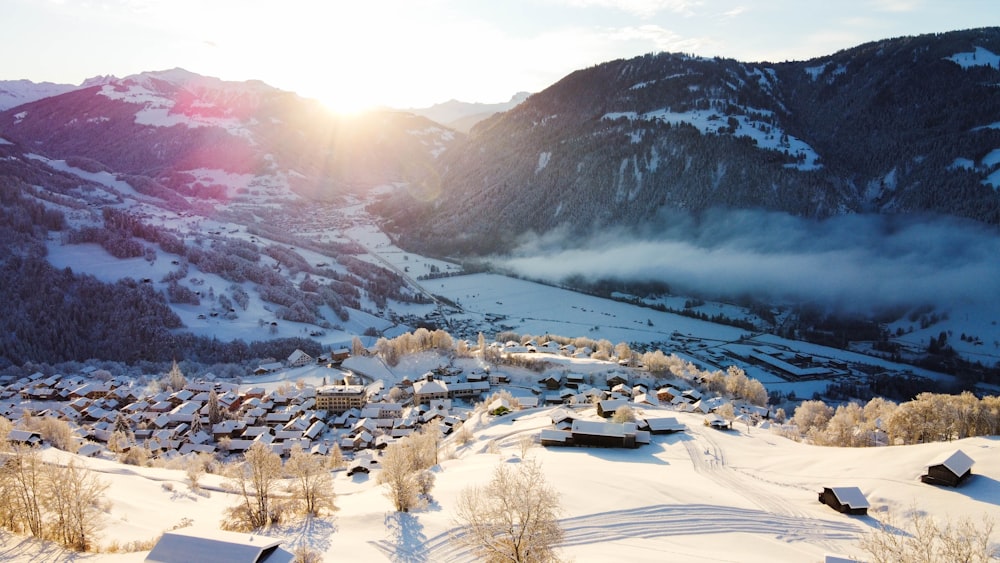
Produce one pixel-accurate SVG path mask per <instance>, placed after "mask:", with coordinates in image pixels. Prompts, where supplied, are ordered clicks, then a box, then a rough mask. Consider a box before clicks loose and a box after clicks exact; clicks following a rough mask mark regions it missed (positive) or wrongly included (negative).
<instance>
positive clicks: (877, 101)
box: [376, 28, 1000, 255]
mask: <svg viewBox="0 0 1000 563" xmlns="http://www.w3.org/2000/svg"><path fill="white" fill-rule="evenodd" d="M998 53H1000V28H984V29H978V30H969V31H956V32H950V33H943V34H937V35H925V36H919V37H903V38H895V39H887V40H884V41H879V42H875V43H870V44H865V45H861V46H858V47H855V48H852V49H848V50H844V51H841V52H837V53H834V54H831V55H828V56H825V57H821V58H817V59H812V60H808V61H792V62H782V63H766V62H763V63H745V62H740V61H736V60H730V59H703V58H695V57H690V56H687V55H683V54H673V53H661V54H651V55H646V56H642V57H637V58H633V59H629V60H617V61H612V62H608V63H604V64H600V65H597V66H595V67H592V68H588V69H583V70H579V71H576V72H574V73H572V74H570V75H569V76H567V77H565V78H564V79H562V80H560V81H559V82H557V83H556V84H553V85H552V86H550V87H549V88H547V89H545V90H544V91H542V92H539V93H537V94H535V95H533V96H531V97H530V98H529V99H528V100H527V101H525V102H524V103H522V104H521V105H519V106H517V107H516V108H515V109H513V110H511V111H509V112H506V113H504V114H501V115H498V116H495V117H494V118H491V119H489V120H487V121H484V122H482V123H480V124H479V125H477V126H476V127H475V128H474V129H473V131H472V133H471V135H470V136H469V137H468V138H467V139H465V140H463V141H462V142H460V143H458V144H457V145H456V146H455V147H453V148H452V149H451V150H449V151H448V152H447V154H445V155H444V157H443V158H442V160H441V165H442V170H443V172H442V173H441V176H440V180H439V181H434V182H427V183H425V185H424V186H423V187H424V190H423V191H421V192H420V193H419V197H413V195H412V193H401V194H398V195H397V197H395V198H391V199H389V200H387V201H386V202H384V203H383V204H381V205H380V206H378V207H377V208H376V209H377V210H378V211H379V212H380V213H381V214H382V215H383V216H384V217H385V218H386V225H387V226H388V227H389V228H390V229H391V230H393V231H394V232H397V233H399V234H400V236H401V237H405V239H406V241H407V245H408V246H411V247H412V248H414V249H417V250H425V251H431V252H434V253H438V254H444V255H452V254H456V255H457V254H489V253H493V252H505V251H507V250H509V249H510V248H511V247H512V246H514V245H515V244H516V243H517V242H518V241H519V240H520V237H522V236H523V235H524V234H525V233H536V234H542V233H549V232H559V233H562V234H564V235H565V239H566V240H572V239H573V237H582V238H587V236H588V235H595V234H596V233H600V232H602V231H603V230H606V229H608V228H615V227H623V228H627V229H633V230H638V231H642V230H648V231H653V232H657V231H662V229H663V225H664V224H670V223H674V222H677V221H678V220H679V219H676V218H675V217H674V215H675V214H678V213H679V214H681V215H684V216H694V217H695V218H697V217H699V216H700V215H701V214H703V213H704V212H706V211H707V210H710V209H713V208H728V209H755V210H758V209H759V210H768V211H775V212H780V213H784V214H789V215H792V216H797V217H804V218H815V219H822V218H827V217H831V216H837V215H842V214H868V213H872V214H894V215H903V216H907V215H913V214H921V213H931V214H941V215H949V216H957V217H963V218H969V219H973V220H975V221H979V222H984V223H988V224H998V223H1000V193H998V191H997V187H998V186H1000V180H998V179H997V176H996V171H997V166H998V165H1000V159H997V158H996V154H995V149H997V148H998V147H1000V129H998V127H997V126H996V123H997V116H998V115H1000V97H998V96H996V95H995V85H996V84H997V82H998V79H1000V66H998V63H997V60H998V55H997V54H998ZM695 220H697V219H695Z"/></svg>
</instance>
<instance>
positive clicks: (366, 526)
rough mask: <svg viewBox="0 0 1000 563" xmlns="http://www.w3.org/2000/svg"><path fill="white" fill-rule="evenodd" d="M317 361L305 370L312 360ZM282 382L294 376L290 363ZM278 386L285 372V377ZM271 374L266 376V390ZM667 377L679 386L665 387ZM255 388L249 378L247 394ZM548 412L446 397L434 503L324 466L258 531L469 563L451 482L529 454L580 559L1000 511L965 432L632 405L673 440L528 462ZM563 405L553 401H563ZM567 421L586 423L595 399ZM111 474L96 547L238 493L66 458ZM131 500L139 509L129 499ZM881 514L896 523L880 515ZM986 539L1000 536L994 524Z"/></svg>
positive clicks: (409, 373)
mask: <svg viewBox="0 0 1000 563" xmlns="http://www.w3.org/2000/svg"><path fill="white" fill-rule="evenodd" d="M425 365H426V362H423V363H422V362H419V361H413V362H404V363H402V364H400V366H398V367H397V369H396V370H395V373H394V374H393V378H394V379H392V380H389V381H387V383H389V384H392V383H394V382H395V381H397V380H398V379H400V378H402V377H404V376H406V377H409V378H411V379H413V380H416V379H417V378H418V377H419V375H420V370H421V369H422V368H423V367H425ZM567 367H569V368H570V369H572V370H574V371H580V372H582V373H588V372H591V371H594V372H597V371H600V370H601V369H606V367H607V366H602V365H599V364H596V363H593V362H579V363H573V364H571V365H568V366H567ZM313 369H315V368H313ZM501 371H504V372H506V373H508V374H509V375H510V376H511V378H512V384H513V386H512V390H514V391H515V392H516V393H522V392H525V390H524V389H523V388H522V387H533V386H534V380H535V377H537V376H536V375H534V374H531V373H530V372H526V371H522V370H517V369H513V368H512V369H509V370H501ZM287 377H288V378H293V377H297V372H295V371H294V370H290V371H289V373H288V375H287ZM288 381H289V379H286V380H285V382H286V383H287V382H288ZM280 383H281V381H272V382H271V383H270V384H267V385H269V388H270V389H274V388H275V386H277V385H279V384H280ZM675 383H677V384H680V383H683V382H679V383H678V382H675ZM254 385H260V383H257V382H254V381H247V382H245V385H244V388H245V387H249V386H254ZM553 408H554V407H543V408H538V409H529V410H525V411H515V412H514V413H512V414H509V415H504V416H498V417H494V416H490V415H487V414H484V413H482V412H481V411H476V412H473V411H472V410H471V409H468V408H467V407H466V406H464V405H463V406H457V408H456V409H455V410H454V413H455V414H457V415H458V416H459V417H461V418H467V420H466V422H465V425H467V426H468V427H469V428H470V429H472V430H473V438H472V440H471V441H469V442H468V443H462V442H461V441H459V440H458V439H457V438H458V433H452V434H451V435H450V436H448V437H446V438H444V440H443V442H442V444H441V445H442V450H441V451H442V456H441V458H440V462H439V464H438V465H436V466H435V467H434V469H433V471H434V473H435V476H436V480H435V485H434V488H433V490H432V492H431V496H432V499H433V500H432V502H430V503H429V504H428V505H427V506H425V507H422V508H418V509H416V510H413V511H411V512H408V513H397V512H394V511H393V510H392V505H391V503H390V501H389V499H387V498H386V497H385V496H384V492H385V487H384V486H379V485H377V484H376V479H377V473H378V471H379V469H373V470H372V472H371V473H356V474H354V475H351V476H348V475H347V474H346V472H345V471H343V470H340V471H336V472H335V473H334V475H335V479H334V491H335V492H336V495H337V498H336V505H337V507H338V511H337V512H335V513H334V514H332V515H329V516H327V517H324V518H321V519H315V520H311V521H307V522H304V523H299V524H290V525H282V526H278V527H275V528H272V529H270V530H268V531H267V533H266V535H268V536H272V537H278V538H280V539H282V540H283V542H284V546H285V547H287V548H289V549H293V548H295V547H297V546H302V545H304V546H308V547H309V548H311V549H313V550H315V551H318V552H319V553H321V554H322V558H323V560H324V561H334V560H342V559H344V558H352V559H357V560H364V561H378V560H382V559H388V560H391V561H398V560H407V561H413V560H417V561H473V560H475V558H474V557H473V556H472V555H471V554H470V553H468V552H466V551H464V550H463V549H460V548H458V547H456V546H455V545H454V544H452V543H451V542H450V541H449V540H450V538H451V537H452V536H453V535H454V534H461V533H462V530H461V528H460V527H459V526H458V524H457V523H456V521H455V516H456V506H457V498H458V496H459V494H460V493H461V491H462V490H463V489H466V488H468V487H470V486H473V485H482V484H485V483H486V481H487V480H488V479H489V476H490V474H491V472H492V471H493V469H494V468H495V467H496V466H497V465H498V464H509V466H511V467H517V466H518V464H520V463H522V462H523V460H524V459H525V458H526V459H530V460H534V461H537V462H538V463H540V464H541V466H542V469H543V473H544V476H545V479H546V482H547V483H548V484H549V485H550V486H551V487H553V489H554V490H555V491H556V492H557V494H558V497H559V499H560V505H561V508H562V512H561V514H560V524H561V525H562V527H563V528H564V530H565V538H564V541H563V542H562V543H561V545H560V552H559V553H560V555H561V556H564V557H565V558H567V559H572V560H577V561H597V560H606V559H616V560H632V561H662V560H663V558H664V557H665V556H667V557H669V559H670V560H671V561H682V562H688V561H690V562H695V561H706V560H710V561H741V562H765V561H766V562H786V561H787V562H789V563H790V562H796V563H798V562H801V561H817V562H818V561H822V560H823V556H824V555H825V554H836V555H840V556H845V557H861V558H864V555H865V554H864V552H863V551H861V549H860V547H859V544H858V542H859V539H860V538H861V537H862V536H863V535H865V534H867V533H870V532H873V531H874V530H876V529H877V527H878V526H879V525H880V524H881V523H891V525H896V526H899V527H900V528H902V529H905V530H909V529H911V526H912V524H911V523H910V522H909V521H908V516H907V515H908V514H912V513H913V511H916V512H917V513H919V514H925V515H928V516H930V517H931V518H933V519H935V520H936V521H938V522H939V523H943V522H957V521H958V520H959V519H961V518H972V519H973V520H974V521H976V523H977V524H979V523H981V522H982V520H981V519H982V518H985V517H990V515H992V514H994V513H995V512H996V510H995V508H996V506H997V505H998V504H1000V489H998V488H997V486H996V484H997V480H1000V473H997V468H998V467H1000V458H998V455H1000V450H998V449H997V448H996V447H995V438H990V437H980V438H966V439H963V440H958V441H954V442H939V443H929V444H919V445H912V446H892V447H877V448H874V447H872V448H833V447H818V446H812V445H808V444H805V443H799V442H794V441H791V440H789V439H787V438H784V437H782V436H779V435H778V434H775V433H773V432H771V431H770V430H768V429H766V428H763V427H757V426H747V425H745V424H744V423H742V422H738V423H736V424H735V425H734V426H733V428H732V429H731V430H715V429H711V428H709V427H707V426H705V425H704V424H703V418H704V417H703V415H696V414H693V413H686V412H680V411H677V410H674V409H672V408H670V407H659V406H656V407H654V406H650V405H638V410H639V413H640V414H641V415H642V416H644V417H649V418H662V417H674V418H676V419H677V421H678V422H680V423H681V424H683V426H684V430H683V431H682V432H680V433H677V434H667V435H654V436H652V441H651V443H650V444H648V445H642V446H640V447H639V448H637V449H634V450H632V449H611V448H571V447H563V448H560V447H541V446H539V445H537V444H536V445H535V446H534V447H532V448H530V449H528V450H527V452H526V454H524V457H522V451H521V447H520V439H521V437H522V436H526V435H527V436H533V437H535V439H536V440H537V437H538V436H539V433H540V432H541V430H542V429H545V428H551V427H552V415H553V414H554V412H553ZM564 408H565V407H564ZM576 415H577V416H580V417H582V418H586V419H592V420H596V419H598V417H597V415H596V413H595V411H594V408H593V407H588V406H582V407H579V408H577V409H576ZM956 449H961V450H962V451H964V452H966V453H967V454H968V455H970V456H971V457H972V458H973V460H974V461H975V465H974V467H973V475H972V477H971V478H970V479H969V480H968V481H967V482H966V483H965V484H963V485H962V486H961V487H959V488H957V489H952V488H950V487H936V486H931V485H926V484H923V483H921V482H920V481H919V475H920V474H922V473H923V472H924V470H925V469H926V466H927V465H928V463H930V462H931V461H933V460H934V459H936V458H938V457H939V456H940V455H942V454H947V453H951V452H953V451H955V450H956ZM46 457H47V458H48V459H50V460H58V462H59V463H66V462H67V460H68V459H70V458H69V456H68V455H67V454H65V453H63V452H59V451H56V450H52V449H49V450H47V451H46ZM76 461H77V462H78V463H82V464H85V465H86V466H87V467H89V468H91V469H92V470H94V471H96V472H97V474H98V475H99V477H100V478H101V479H103V480H105V481H106V482H107V483H109V485H110V487H109V488H108V492H107V500H108V502H109V508H108V509H107V512H106V513H105V515H104V519H105V528H104V532H103V535H102V543H104V544H107V543H108V542H110V541H112V540H114V541H118V542H120V543H121V544H126V543H128V542H132V541H148V540H150V539H151V538H154V537H156V536H157V535H158V534H160V533H161V532H163V531H164V530H167V529H170V528H173V527H177V526H186V527H190V528H191V529H194V530H210V529H215V528H216V527H217V526H218V524H219V522H220V520H221V518H222V515H223V511H224V510H225V508H226V507H228V506H230V505H232V504H234V503H235V502H237V500H238V499H237V497H235V496H234V495H233V494H232V493H229V492H226V491H225V490H224V489H223V487H222V484H223V479H222V478H221V477H220V476H218V475H213V474H208V475H204V476H203V477H202V478H201V479H200V490H198V491H192V490H189V488H188V482H187V475H186V473H185V471H184V470H183V469H164V468H155V467H136V466H125V465H120V464H117V463H115V462H113V461H109V460H107V459H93V458H82V457H77V458H76ZM831 486H836V487H841V486H845V487H859V488H860V489H861V490H862V492H863V493H864V495H865V496H866V497H867V499H868V501H869V503H870V504H871V508H870V509H869V512H868V515H867V516H848V515H844V514H840V513H837V512H835V511H834V510H832V509H831V508H829V507H827V506H824V505H822V504H820V503H819V502H817V493H818V492H819V491H820V490H822V488H823V487H831ZM137 499H141V502H137ZM890 518H892V520H890ZM991 539H992V542H993V543H994V544H997V543H998V542H1000V536H998V535H997V531H996V530H994V533H993V535H992V538H991ZM0 553H3V555H4V557H5V558H7V559H11V560H15V561H20V560H25V561H27V560H31V561H64V560H70V559H71V560H74V561H90V560H94V561H141V560H142V559H143V557H145V555H146V552H145V551H140V552H135V553H130V554H101V555H99V556H95V555H76V554H66V553H64V552H62V551H61V550H60V549H58V548H55V547H53V546H49V545H41V544H38V543H35V542H32V541H27V540H25V539H24V538H21V537H18V536H12V535H10V534H8V533H2V534H0Z"/></svg>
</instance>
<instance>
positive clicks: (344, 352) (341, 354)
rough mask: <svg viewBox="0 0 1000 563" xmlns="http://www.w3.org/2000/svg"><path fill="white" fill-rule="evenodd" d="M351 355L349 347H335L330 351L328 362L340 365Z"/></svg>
mask: <svg viewBox="0 0 1000 563" xmlns="http://www.w3.org/2000/svg"><path fill="white" fill-rule="evenodd" d="M350 357H351V350H350V349H349V348H337V349H336V350H334V351H332V352H330V362H331V363H333V364H334V365H340V364H341V363H342V362H343V361H344V360H346V359H347V358H350Z"/></svg>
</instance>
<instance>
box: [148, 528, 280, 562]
mask: <svg viewBox="0 0 1000 563" xmlns="http://www.w3.org/2000/svg"><path fill="white" fill-rule="evenodd" d="M294 559H295V556H294V554H293V553H291V552H290V551H287V550H285V549H282V548H281V540H280V539H278V538H272V537H268V536H260V535H254V534H246V533H239V532H225V531H222V530H212V529H195V528H181V529H179V530H170V531H167V532H164V533H163V535H162V536H161V537H160V539H159V541H157V542H156V545H154V546H153V549H152V551H150V552H149V555H147V556H146V559H145V560H146V561H148V562H155V563H182V562H183V563H188V562H190V561H215V562H217V563H244V562H245V563H291V561H293V560H294Z"/></svg>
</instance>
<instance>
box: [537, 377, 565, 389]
mask: <svg viewBox="0 0 1000 563" xmlns="http://www.w3.org/2000/svg"><path fill="white" fill-rule="evenodd" d="M538 383H540V384H542V385H544V386H545V388H546V389H548V390H549V391H555V390H557V389H559V388H560V387H562V376H561V375H547V376H545V377H543V378H542V379H539V380H538Z"/></svg>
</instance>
